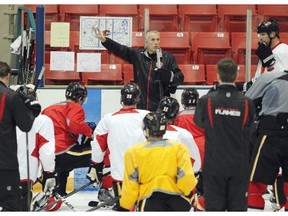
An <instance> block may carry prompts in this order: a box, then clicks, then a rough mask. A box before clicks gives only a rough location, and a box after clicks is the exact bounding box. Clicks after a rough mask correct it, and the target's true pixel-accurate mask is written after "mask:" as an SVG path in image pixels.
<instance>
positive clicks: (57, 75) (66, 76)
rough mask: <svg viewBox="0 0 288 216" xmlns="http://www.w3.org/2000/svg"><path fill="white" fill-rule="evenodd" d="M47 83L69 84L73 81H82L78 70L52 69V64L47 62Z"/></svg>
mask: <svg viewBox="0 0 288 216" xmlns="http://www.w3.org/2000/svg"><path fill="white" fill-rule="evenodd" d="M44 80H45V85H68V84H69V83H70V82H72V81H81V77H80V74H79V73H78V72H77V71H75V70H74V71H58V70H57V71H56V70H55V71H54V70H53V71H52V70H50V64H45V73H44Z"/></svg>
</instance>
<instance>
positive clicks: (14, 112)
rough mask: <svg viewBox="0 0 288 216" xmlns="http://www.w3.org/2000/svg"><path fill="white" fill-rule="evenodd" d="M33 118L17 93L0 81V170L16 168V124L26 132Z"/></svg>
mask: <svg viewBox="0 0 288 216" xmlns="http://www.w3.org/2000/svg"><path fill="white" fill-rule="evenodd" d="M34 119H35V117H34V114H33V112H32V111H31V110H30V109H28V107H27V106H26V105H25V104H24V102H23V99H22V98H21V97H20V96H19V95H18V93H16V92H15V91H13V90H11V89H8V88H7V87H6V85H5V84H4V83H3V82H1V81H0V170H12V169H14V170H15V169H17V170H18V168H19V166H18V159H17V141H16V125H17V126H18V127H19V128H20V130H22V131H24V132H28V131H30V129H31V127H32V124H33V122H34Z"/></svg>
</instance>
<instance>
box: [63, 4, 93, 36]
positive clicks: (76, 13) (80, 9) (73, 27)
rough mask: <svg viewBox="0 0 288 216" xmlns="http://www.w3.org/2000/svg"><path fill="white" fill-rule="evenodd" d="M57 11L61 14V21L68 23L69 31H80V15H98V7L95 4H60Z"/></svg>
mask: <svg viewBox="0 0 288 216" xmlns="http://www.w3.org/2000/svg"><path fill="white" fill-rule="evenodd" d="M59 11H60V15H61V21H62V22H69V23H70V31H80V16H99V9H98V5H97V4H93V5H92V4H91V5H89V4H87V5H75V4H74V5H68V4H60V5H59Z"/></svg>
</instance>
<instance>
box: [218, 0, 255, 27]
mask: <svg viewBox="0 0 288 216" xmlns="http://www.w3.org/2000/svg"><path fill="white" fill-rule="evenodd" d="M247 10H251V12H252V31H256V27H257V14H256V6H255V4H254V5H245V4H239V5H235V4H234V5H233V4H231V5H224V4H219V5H218V16H219V25H220V31H226V32H244V31H246V23H247V22H246V19H247Z"/></svg>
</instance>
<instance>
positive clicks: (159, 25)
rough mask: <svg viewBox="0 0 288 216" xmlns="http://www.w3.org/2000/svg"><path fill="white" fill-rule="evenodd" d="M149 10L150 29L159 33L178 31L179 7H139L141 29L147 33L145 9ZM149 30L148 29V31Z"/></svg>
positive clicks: (167, 5)
mask: <svg viewBox="0 0 288 216" xmlns="http://www.w3.org/2000/svg"><path fill="white" fill-rule="evenodd" d="M146 8H147V9H149V20H150V22H149V29H156V30H158V31H178V30H179V27H178V18H179V16H178V8H177V5H176V4H174V5H169V4H162V5H144V4H140V5H139V15H140V26H139V27H140V29H139V30H141V31H145V30H146V29H144V28H145V9H146ZM147 30H148V29H147Z"/></svg>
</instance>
